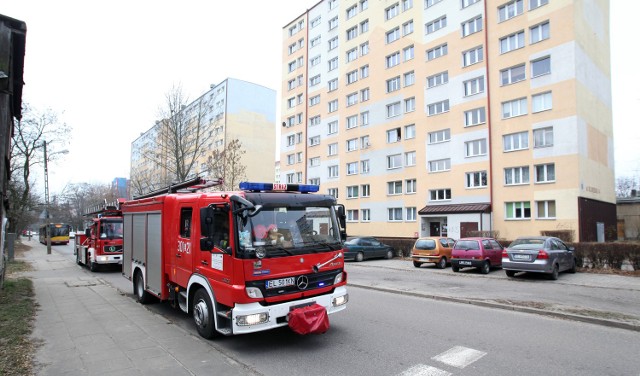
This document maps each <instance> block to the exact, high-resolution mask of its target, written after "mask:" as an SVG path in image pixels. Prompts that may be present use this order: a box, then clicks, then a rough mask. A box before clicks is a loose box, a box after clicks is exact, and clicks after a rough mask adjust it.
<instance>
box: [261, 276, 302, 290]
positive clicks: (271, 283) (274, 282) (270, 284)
mask: <svg viewBox="0 0 640 376" xmlns="http://www.w3.org/2000/svg"><path fill="white" fill-rule="evenodd" d="M295 283H296V279H295V277H289V278H280V279H271V280H268V281H267V286H266V287H267V288H268V289H277V288H280V287H286V286H293V285H294V284H295Z"/></svg>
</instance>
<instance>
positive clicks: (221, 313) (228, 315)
mask: <svg viewBox="0 0 640 376" xmlns="http://www.w3.org/2000/svg"><path fill="white" fill-rule="evenodd" d="M218 316H222V317H224V318H225V319H230V318H231V311H230V310H229V311H218Z"/></svg>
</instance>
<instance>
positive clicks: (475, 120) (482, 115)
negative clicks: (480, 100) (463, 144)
mask: <svg viewBox="0 0 640 376" xmlns="http://www.w3.org/2000/svg"><path fill="white" fill-rule="evenodd" d="M485 122H486V110H485V108H484V107H480V108H474V109H473V110H468V111H465V112H464V126H465V127H471V126H474V125H478V124H483V123H485Z"/></svg>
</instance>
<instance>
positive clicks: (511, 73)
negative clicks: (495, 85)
mask: <svg viewBox="0 0 640 376" xmlns="http://www.w3.org/2000/svg"><path fill="white" fill-rule="evenodd" d="M524 79H525V69H524V64H520V65H516V66H515V67H511V68H507V69H503V70H501V71H500V84H501V85H502V86H504V85H509V84H513V83H516V82H519V81H523V80H524Z"/></svg>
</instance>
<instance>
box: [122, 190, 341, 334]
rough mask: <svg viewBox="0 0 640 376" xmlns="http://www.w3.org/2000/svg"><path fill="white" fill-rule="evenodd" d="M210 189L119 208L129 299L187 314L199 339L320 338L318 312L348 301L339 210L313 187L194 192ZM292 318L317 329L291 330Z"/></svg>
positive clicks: (156, 195) (159, 195) (163, 194)
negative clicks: (275, 331)
mask: <svg viewBox="0 0 640 376" xmlns="http://www.w3.org/2000/svg"><path fill="white" fill-rule="evenodd" d="M210 185H211V183H207V182H205V181H204V180H202V179H194V180H192V181H190V182H185V183H181V184H177V185H174V186H171V187H168V188H166V189H164V190H159V191H156V192H153V193H150V194H149V195H145V196H142V197H136V198H135V199H134V200H131V201H127V202H125V203H124V204H123V205H122V212H123V215H124V261H123V272H122V274H123V276H124V277H125V278H127V279H129V280H130V281H132V285H133V291H134V294H135V295H136V297H137V299H138V300H139V301H140V302H141V303H143V304H146V303H148V302H150V301H152V300H158V299H159V300H161V301H168V302H170V303H171V304H172V305H173V306H174V307H179V308H180V309H181V310H182V311H184V312H185V313H188V314H191V315H193V318H194V321H195V324H196V327H197V330H198V333H199V334H200V335H201V336H203V337H205V338H212V337H214V336H217V335H220V334H223V335H234V334H243V333H251V332H257V331H263V330H268V329H272V328H276V327H280V326H286V325H289V326H290V327H291V328H292V329H293V330H295V331H296V332H298V333H308V332H311V333H314V332H315V333H318V332H323V331H325V330H326V329H327V328H328V316H327V315H328V314H332V313H335V312H339V311H341V310H343V309H345V308H346V303H347V301H348V298H349V297H348V294H347V289H346V283H347V274H346V272H345V270H344V257H343V254H344V252H343V249H342V241H343V240H344V238H345V237H346V230H345V222H346V221H345V216H344V207H343V206H342V205H337V204H336V200H335V198H334V197H333V196H329V195H321V194H315V192H317V190H318V186H315V185H293V184H265V183H248V182H244V183H241V184H240V190H238V191H232V192H206V193H205V192H198V190H199V189H201V188H203V187H205V186H210ZM185 191H187V192H186V193H185ZM180 192H183V193H180ZM189 192H190V193H189ZM294 313H295V314H294ZM300 315H304V316H305V320H307V321H308V323H309V325H311V326H313V325H318V324H322V323H320V322H319V320H320V318H323V319H324V320H325V321H326V323H325V324H326V326H325V327H324V328H322V325H320V329H317V327H316V329H317V330H315V329H313V328H311V329H310V328H307V329H310V330H307V331H304V330H303V331H300V330H298V329H299V328H294V326H293V325H292V324H291V321H292V320H291V318H292V317H293V316H295V317H294V318H296V320H295V321H296V322H298V323H299V322H300V317H301V316H300ZM314 317H315V318H318V320H316V319H315V318H314ZM303 321H304V320H303Z"/></svg>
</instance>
